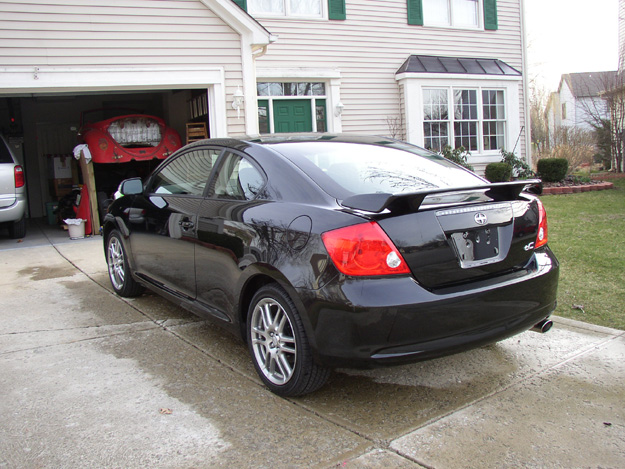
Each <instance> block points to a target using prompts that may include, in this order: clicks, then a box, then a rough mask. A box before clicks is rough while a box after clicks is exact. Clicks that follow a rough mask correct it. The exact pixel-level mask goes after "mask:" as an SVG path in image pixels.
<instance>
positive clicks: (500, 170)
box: [484, 162, 512, 182]
mask: <svg viewBox="0 0 625 469" xmlns="http://www.w3.org/2000/svg"><path fill="white" fill-rule="evenodd" d="M484 175H485V176H486V179H488V180H489V181H490V182H507V181H509V180H510V178H511V177H512V166H510V165H509V164H508V163H503V162H502V163H490V164H489V165H488V166H486V171H485V173H484Z"/></svg>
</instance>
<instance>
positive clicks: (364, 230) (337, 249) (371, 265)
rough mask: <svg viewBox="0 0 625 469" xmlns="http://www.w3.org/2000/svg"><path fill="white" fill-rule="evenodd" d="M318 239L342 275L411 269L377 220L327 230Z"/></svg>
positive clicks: (374, 273)
mask: <svg viewBox="0 0 625 469" xmlns="http://www.w3.org/2000/svg"><path fill="white" fill-rule="evenodd" d="M321 239H322V240H323V244H324V245H325V247H326V249H327V251H328V254H330V258H331V259H332V261H333V262H334V265H336V268H337V269H338V270H339V271H340V272H342V273H344V274H345V275H353V276H366V275H392V274H408V273H410V269H409V268H408V265H407V264H406V261H405V260H404V258H403V257H402V255H401V254H400V253H399V251H398V250H397V248H396V247H395V245H394V244H393V242H392V241H391V240H390V239H389V237H388V236H387V234H386V233H385V232H384V230H383V229H382V228H380V225H378V224H377V223H376V222H369V223H362V224H358V225H352V226H348V227H345V228H339V229H338V230H333V231H328V232H326V233H324V234H322V235H321Z"/></svg>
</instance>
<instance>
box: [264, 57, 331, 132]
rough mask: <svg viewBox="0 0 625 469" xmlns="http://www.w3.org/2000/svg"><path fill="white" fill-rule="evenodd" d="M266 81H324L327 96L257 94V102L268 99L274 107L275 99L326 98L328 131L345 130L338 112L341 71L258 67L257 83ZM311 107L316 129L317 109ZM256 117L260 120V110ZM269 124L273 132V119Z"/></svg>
mask: <svg viewBox="0 0 625 469" xmlns="http://www.w3.org/2000/svg"><path fill="white" fill-rule="evenodd" d="M264 82H283V83H306V82H312V83H324V84H325V88H326V89H325V91H326V94H325V96H257V97H256V102H257V103H258V101H259V100H268V101H269V106H271V107H273V100H275V99H300V98H302V99H306V98H317V99H325V100H326V126H327V132H330V133H340V132H342V131H343V126H342V122H341V116H340V114H339V113H337V112H336V108H337V105H338V104H339V103H340V101H341V99H340V98H341V72H339V71H336V70H327V69H288V68H284V69H257V71H256V83H264ZM311 107H312V113H313V116H312V117H313V131H315V129H316V128H317V119H316V109H315V106H311ZM337 114H338V115H337ZM255 118H256V120H257V121H258V111H257V115H256V116H255ZM269 126H270V127H269V129H270V132H271V133H273V120H270V121H269Z"/></svg>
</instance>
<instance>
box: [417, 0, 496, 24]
mask: <svg viewBox="0 0 625 469" xmlns="http://www.w3.org/2000/svg"><path fill="white" fill-rule="evenodd" d="M427 1H436V0H423V24H424V26H431V27H433V28H450V29H469V30H481V29H484V6H483V3H482V2H483V0H477V12H476V13H477V25H475V26H470V25H457V24H456V23H457V22H456V21H455V15H454V4H453V0H438V1H441V2H444V1H446V2H447V4H448V5H449V22H448V23H435V22H430V21H428V18H427V15H426V12H425V9H426V6H425V3H426V2H427Z"/></svg>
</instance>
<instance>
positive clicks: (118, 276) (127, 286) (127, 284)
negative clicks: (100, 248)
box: [106, 230, 144, 298]
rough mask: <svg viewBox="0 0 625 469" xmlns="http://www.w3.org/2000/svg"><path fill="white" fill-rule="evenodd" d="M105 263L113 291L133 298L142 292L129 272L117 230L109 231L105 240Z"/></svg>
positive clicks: (141, 288)
mask: <svg viewBox="0 0 625 469" xmlns="http://www.w3.org/2000/svg"><path fill="white" fill-rule="evenodd" d="M106 264H107V266H108V272H109V280H110V281H111V285H112V287H113V290H115V293H117V294H118V295H119V296H123V297H125V298H133V297H135V296H139V295H141V293H143V290H144V288H143V286H142V285H141V284H139V283H138V282H137V281H136V280H135V279H134V278H132V275H131V274H130V268H129V265H128V257H127V255H126V250H125V249H124V244H123V242H122V237H121V233H120V232H119V231H117V230H113V231H111V232H110V233H109V235H108V238H107V240H106Z"/></svg>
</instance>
